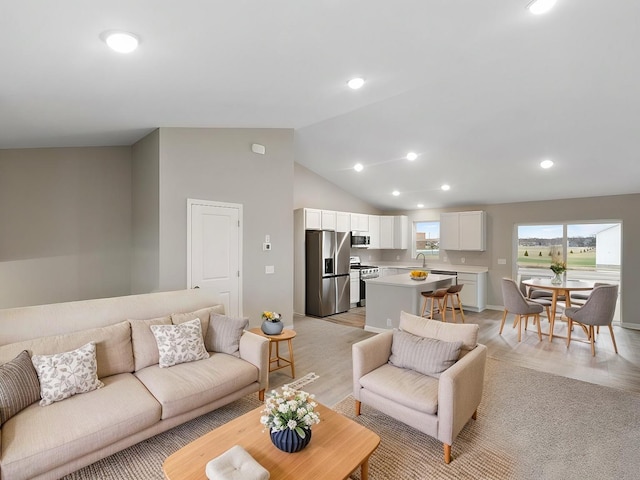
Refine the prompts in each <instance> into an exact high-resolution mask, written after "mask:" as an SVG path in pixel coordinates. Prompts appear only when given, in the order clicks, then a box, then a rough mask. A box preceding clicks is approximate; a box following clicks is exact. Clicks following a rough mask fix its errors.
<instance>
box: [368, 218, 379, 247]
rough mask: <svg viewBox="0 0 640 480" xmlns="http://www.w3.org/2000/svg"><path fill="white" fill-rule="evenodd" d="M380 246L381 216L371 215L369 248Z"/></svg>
mask: <svg viewBox="0 0 640 480" xmlns="http://www.w3.org/2000/svg"><path fill="white" fill-rule="evenodd" d="M372 248H380V217H379V216H378V215H369V249H372Z"/></svg>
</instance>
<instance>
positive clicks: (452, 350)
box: [389, 330, 462, 377]
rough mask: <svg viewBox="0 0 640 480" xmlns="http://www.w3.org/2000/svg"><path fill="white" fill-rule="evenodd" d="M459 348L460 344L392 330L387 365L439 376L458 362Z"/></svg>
mask: <svg viewBox="0 0 640 480" xmlns="http://www.w3.org/2000/svg"><path fill="white" fill-rule="evenodd" d="M460 347H462V342H444V341H442V340H436V339H435V338H428V337H419V336H418V335H413V334H411V333H407V332H402V331H400V330H394V331H393V342H392V344H391V356H390V357H389V363H390V364H391V365H395V366H396V367H400V368H409V369H411V370H414V371H416V372H419V373H422V374H423V375H429V376H432V377H433V376H439V374H440V373H442V372H444V371H445V370H446V369H447V368H449V367H450V366H451V365H453V364H454V363H455V362H456V360H458V357H459V356H460Z"/></svg>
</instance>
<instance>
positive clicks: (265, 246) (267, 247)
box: [262, 243, 271, 252]
mask: <svg viewBox="0 0 640 480" xmlns="http://www.w3.org/2000/svg"><path fill="white" fill-rule="evenodd" d="M262 250H263V251H265V252H267V251H269V250H271V244H270V243H263V244H262Z"/></svg>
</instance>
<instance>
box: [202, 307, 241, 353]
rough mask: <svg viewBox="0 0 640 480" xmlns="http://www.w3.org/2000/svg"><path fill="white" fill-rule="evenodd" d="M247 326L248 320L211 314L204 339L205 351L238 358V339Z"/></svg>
mask: <svg viewBox="0 0 640 480" xmlns="http://www.w3.org/2000/svg"><path fill="white" fill-rule="evenodd" d="M248 326H249V319H248V318H233V317H227V316H226V315H218V314H216V313H212V314H211V321H210V322H209V332H208V334H207V338H206V339H205V345H206V346H207V350H209V351H210V352H219V353H228V354H229V355H234V356H236V357H239V356H240V337H241V336H242V332H243V331H244V330H245V329H246V328H247V327H248Z"/></svg>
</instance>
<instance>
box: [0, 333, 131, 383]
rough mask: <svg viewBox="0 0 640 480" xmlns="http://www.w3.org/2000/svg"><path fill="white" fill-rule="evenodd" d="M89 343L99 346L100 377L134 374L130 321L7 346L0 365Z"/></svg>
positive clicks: (68, 349) (1, 351) (3, 348)
mask: <svg viewBox="0 0 640 480" xmlns="http://www.w3.org/2000/svg"><path fill="white" fill-rule="evenodd" d="M89 342H95V344H96V359H97V361H98V378H102V377H108V376H110V375H116V374H118V373H131V372H133V349H132V347H131V327H130V325H129V322H127V321H126V320H125V321H123V322H120V323H116V324H114V325H109V326H107V327H99V328H91V329H88V330H80V331H78V332H73V333H66V334H64V335H55V336H52V337H41V338H35V339H33V340H25V341H23V342H18V343H11V344H9V345H3V346H2V347H0V363H5V362H8V361H9V360H11V359H12V358H14V357H15V356H16V355H18V354H19V353H20V352H21V351H22V350H28V351H29V353H31V355H51V354H54V353H62V352H68V351H70V350H75V349H76V348H79V347H81V346H82V345H86V344H87V343H89Z"/></svg>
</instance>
